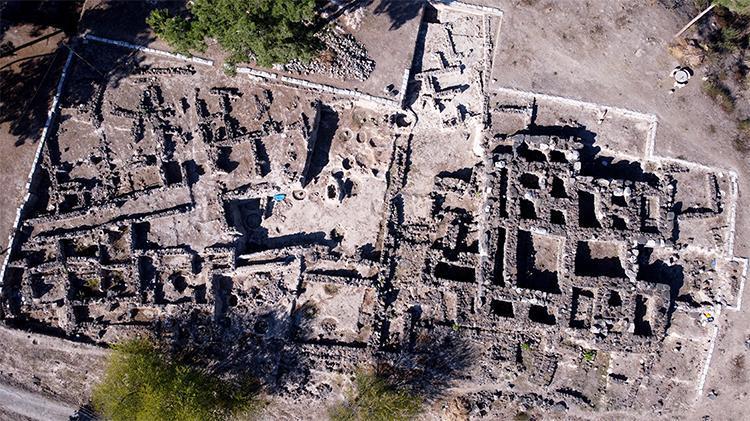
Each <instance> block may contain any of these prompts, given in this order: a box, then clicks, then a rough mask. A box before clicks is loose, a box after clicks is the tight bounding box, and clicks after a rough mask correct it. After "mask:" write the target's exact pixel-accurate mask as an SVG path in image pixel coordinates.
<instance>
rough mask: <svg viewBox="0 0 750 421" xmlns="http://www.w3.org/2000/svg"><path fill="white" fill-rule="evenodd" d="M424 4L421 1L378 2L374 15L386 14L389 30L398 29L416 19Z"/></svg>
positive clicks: (390, 0)
mask: <svg viewBox="0 0 750 421" xmlns="http://www.w3.org/2000/svg"><path fill="white" fill-rule="evenodd" d="M425 3H426V2H425V1H423V0H380V3H378V5H377V6H376V7H375V14H376V15H380V14H387V15H388V17H389V18H390V19H391V28H390V29H392V30H393V29H398V28H400V27H401V26H403V25H404V24H405V23H407V22H409V21H410V20H412V19H414V18H416V17H418V16H419V15H420V11H421V10H422V6H423V5H424V4H425Z"/></svg>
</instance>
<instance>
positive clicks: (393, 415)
mask: <svg viewBox="0 0 750 421" xmlns="http://www.w3.org/2000/svg"><path fill="white" fill-rule="evenodd" d="M354 385H355V387H354V389H353V390H351V391H349V393H347V396H346V400H345V401H344V402H343V403H341V404H339V405H336V406H334V407H333V408H331V409H330V410H329V416H330V417H331V420H332V421H352V420H361V421H364V420H375V421H380V420H382V421H386V420H388V421H391V420H392V421H402V420H403V421H405V420H410V419H412V418H414V417H416V416H417V415H418V414H419V412H420V411H421V408H422V399H421V398H420V397H419V396H417V395H415V394H413V393H411V392H409V391H408V390H405V389H400V388H398V387H396V386H394V385H392V384H391V383H390V382H388V380H387V379H386V378H385V377H384V376H379V375H377V374H374V373H367V372H364V371H359V372H357V374H356V377H355V379H354Z"/></svg>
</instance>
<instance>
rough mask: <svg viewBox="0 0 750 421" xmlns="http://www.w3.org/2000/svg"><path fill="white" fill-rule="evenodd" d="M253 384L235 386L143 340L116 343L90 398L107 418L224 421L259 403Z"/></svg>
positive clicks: (256, 390)
mask: <svg viewBox="0 0 750 421" xmlns="http://www.w3.org/2000/svg"><path fill="white" fill-rule="evenodd" d="M257 392H258V388H257V386H256V383H255V382H251V381H247V382H244V384H242V385H235V384H231V383H229V382H227V381H224V380H222V379H219V378H218V377H216V376H214V375H211V374H209V373H207V372H205V371H203V370H199V369H197V368H194V367H190V366H188V365H185V364H181V363H177V362H173V361H170V359H169V358H168V357H167V356H166V355H165V354H163V353H161V352H160V351H159V350H158V349H157V348H156V346H155V345H154V344H153V343H152V342H150V341H148V340H145V339H135V340H129V341H125V342H123V343H120V344H118V345H115V346H114V347H113V352H112V354H111V355H110V357H109V361H108V363H107V368H106V372H105V375H104V379H103V380H102V382H101V383H99V384H98V385H96V386H95V387H94V390H93V396H92V401H93V405H94V407H95V408H96V410H97V411H99V412H100V413H101V414H102V415H103V416H104V418H106V419H108V420H113V421H119V420H149V421H158V420H196V421H199V420H200V421H202V420H220V419H226V418H228V417H229V416H232V415H235V414H239V413H243V412H248V411H250V410H252V409H253V408H255V407H257V405H258V403H259V401H258V398H257Z"/></svg>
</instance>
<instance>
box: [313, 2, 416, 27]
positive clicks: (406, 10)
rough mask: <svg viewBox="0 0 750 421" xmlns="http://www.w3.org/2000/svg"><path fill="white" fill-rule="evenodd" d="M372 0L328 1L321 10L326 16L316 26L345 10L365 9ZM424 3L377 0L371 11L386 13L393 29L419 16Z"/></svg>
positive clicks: (332, 19) (334, 17)
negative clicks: (339, 3) (343, 2)
mask: <svg viewBox="0 0 750 421" xmlns="http://www.w3.org/2000/svg"><path fill="white" fill-rule="evenodd" d="M374 1H376V0H353V1H349V2H347V3H345V4H343V5H338V4H337V3H335V2H330V3H329V4H328V5H326V6H325V7H323V8H322V11H323V12H325V13H326V14H327V15H328V17H327V18H325V19H322V20H321V22H319V23H318V24H317V25H316V27H317V28H322V27H324V26H325V25H327V24H328V23H330V22H332V21H334V20H336V19H337V18H338V17H340V16H341V15H343V14H344V13H346V12H349V11H354V10H357V9H365V8H367V7H369V6H370V5H372V4H373V2H374ZM426 3H427V2H426V0H378V4H377V6H375V9H374V10H373V13H374V14H375V15H382V14H386V15H388V18H389V19H390V22H391V26H390V29H391V30H395V29H398V28H400V27H401V26H403V25H404V24H405V23H407V22H409V21H410V20H412V19H414V18H417V17H419V16H420V11H421V10H422V7H423V6H424V4H426Z"/></svg>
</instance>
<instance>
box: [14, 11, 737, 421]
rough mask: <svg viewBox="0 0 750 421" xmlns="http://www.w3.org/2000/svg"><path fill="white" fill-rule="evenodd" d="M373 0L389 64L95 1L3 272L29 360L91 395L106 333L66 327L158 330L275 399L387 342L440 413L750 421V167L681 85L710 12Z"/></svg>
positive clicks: (62, 394)
mask: <svg viewBox="0 0 750 421" xmlns="http://www.w3.org/2000/svg"><path fill="white" fill-rule="evenodd" d="M366 3H367V4H368V6H367V7H365V8H361V9H357V10H351V11H349V12H347V13H344V14H341V15H340V16H339V17H338V19H339V20H340V23H341V27H342V28H343V29H342V30H344V31H346V30H348V31H350V32H349V33H350V34H352V35H353V36H354V37H355V38H357V37H360V38H358V42H360V43H361V44H362V45H364V46H365V47H366V49H367V51H368V56H369V57H370V58H371V59H372V60H374V61H375V70H374V71H373V73H372V74H371V76H370V79H367V80H365V81H363V82H361V83H360V82H357V83H353V82H351V81H336V80H335V78H334V79H331V78H330V75H327V76H326V75H319V74H310V75H302V76H301V79H299V80H298V79H290V78H286V77H282V76H289V75H292V74H293V73H284V74H282V73H278V72H279V71H280V70H278V69H276V73H273V72H274V70H273V69H265V70H264V72H265V71H266V70H269V71H271V72H272V73H263V72H254V71H249V70H248V71H246V72H245V73H242V72H240V74H239V75H238V76H235V77H229V76H227V75H225V74H224V73H223V71H222V63H221V55H220V54H218V53H212V52H211V51H209V53H208V54H207V58H208V59H211V60H213V62H207V61H201V60H195V59H193V58H185V57H177V56H174V55H170V54H169V53H167V47H166V46H165V45H163V44H161V43H160V42H159V41H154V40H153V36H152V34H150V33H149V31H148V30H147V29H145V28H143V27H140V26H137V25H136V24H134V25H135V26H134V27H132V28H129V27H128V25H125V24H123V23H122V22H120V23H117V22H116V21H117V18H116V17H115V16H113V13H114V11H119V12H120V13H121V12H122V11H123V10H126V9H127V10H131V9H132V10H135V9H138V10H137V12H138V13H140V15H145V13H147V11H148V8H149V7H151V6H148V5H140V4H136V5H132V4H128V3H127V2H125V3H115V4H114V5H107V4H104V3H92V5H89V12H88V13H89V14H88V15H87V14H84V19H83V21H84V22H87V24H86V26H85V27H86V28H87V34H88V37H80V38H79V39H78V40H77V42H75V43H74V44H73V46H72V48H73V49H74V50H75V54H70V55H68V63H69V65H68V66H66V67H65V70H64V73H63V75H64V85H62V89H61V91H60V102H59V107H58V108H55V111H56V113H55V116H54V120H53V121H54V124H53V125H52V126H51V127H50V131H49V136H48V137H47V138H45V139H44V140H45V142H44V144H43V148H42V149H41V154H40V158H39V160H38V162H37V164H36V166H35V167H34V173H33V174H34V179H33V180H32V183H31V193H32V194H31V196H30V200H29V201H28V202H25V203H26V208H25V211H24V213H23V215H22V216H23V217H22V220H21V224H20V227H19V228H20V229H19V230H18V231H17V233H16V236H15V237H14V238H15V241H14V242H13V247H12V250H10V252H9V253H10V255H9V258H8V259H7V263H6V264H5V265H4V266H3V272H2V275H0V276H2V280H1V281H2V293H3V295H2V304H3V307H2V316H3V319H4V320H5V321H6V323H7V324H8V325H9V326H11V327H12V328H13V329H4V330H3V331H2V332H0V333H2V334H3V335H4V336H3V337H5V336H7V337H8V340H7V341H5V342H4V343H3V345H4V346H6V347H7V348H8V350H7V351H6V352H5V353H4V354H3V357H2V358H3V359H1V360H0V370H1V371H0V373H2V375H3V378H4V380H5V381H6V382H8V383H9V384H11V385H13V387H23V388H25V389H27V390H30V391H33V392H39V393H42V394H45V395H47V396H51V397H53V398H54V399H57V400H61V401H64V402H67V403H69V404H72V405H74V406H75V405H77V404H81V403H84V402H85V400H86V399H87V396H88V393H89V388H90V386H91V384H92V383H93V382H95V381H96V378H97V376H98V375H99V374H100V367H101V361H102V358H103V356H104V354H105V352H104V351H103V348H99V347H96V346H93V345H83V344H77V343H73V342H69V341H67V339H75V340H79V341H85V342H89V343H92V344H96V345H105V344H108V343H113V342H116V341H118V340H121V339H123V338H127V337H132V336H134V335H139V334H143V333H152V334H155V335H157V336H159V337H160V338H161V339H162V340H164V341H167V342H168V343H170V344H171V345H172V346H174V347H175V348H176V349H185V348H186V347H187V349H191V350H195V352H196V353H199V354H200V356H201V357H203V358H206V359H207V360H209V361H214V362H216V361H223V363H222V364H221V365H220V367H221V369H222V370H224V371H225V372H226V374H241V373H243V372H245V371H246V370H250V371H251V372H252V373H253V374H254V375H256V376H258V377H259V378H260V380H261V381H262V382H263V383H264V385H265V386H266V389H267V391H268V393H269V395H270V399H271V401H272V405H271V406H270V407H269V408H267V409H266V411H265V412H264V414H263V415H262V417H263V418H267V419H315V418H319V417H321V416H323V415H324V413H325V408H326V407H327V406H328V405H330V404H331V403H334V402H337V401H340V400H341V399H342V397H343V395H344V393H345V392H346V391H347V389H348V387H350V385H351V380H352V374H353V373H354V372H355V371H356V370H357V369H358V368H362V367H365V366H368V365H373V364H377V365H379V366H381V367H384V366H385V367H390V368H391V369H392V370H393V371H394V372H399V373H408V374H409V377H408V378H409V382H408V384H409V386H411V387H412V388H413V389H414V390H415V391H417V392H419V393H420V394H421V395H422V396H423V397H424V398H425V399H426V402H427V403H428V404H429V410H428V411H427V412H426V413H425V414H424V415H423V418H425V419H482V418H484V419H508V418H514V417H515V419H623V418H624V419H655V418H657V419H660V418H664V419H673V418H680V419H682V418H688V419H702V420H711V419H717V420H720V419H738V418H740V417H741V415H742V414H743V413H744V412H746V409H747V404H746V394H747V392H746V390H747V382H748V380H749V377H748V374H747V371H746V370H747V368H746V364H747V362H746V353H747V352H748V349H749V348H750V345H748V344H750V337H749V334H750V332H748V331H747V327H746V326H745V323H744V322H743V321H744V320H746V316H747V305H744V306H743V305H742V303H743V301H747V298H749V297H744V298H745V299H744V300H743V294H744V295H745V296H746V295H747V294H748V293H747V291H746V290H745V288H744V284H745V281H746V277H747V269H748V262H747V260H746V259H745V258H744V257H743V256H745V255H746V254H747V252H748V243H747V241H746V240H745V237H746V233H747V223H748V222H747V221H748V217H749V216H750V214H748V211H747V209H748V207H747V206H746V204H745V200H744V196H743V192H744V191H745V190H746V189H747V188H748V187H749V185H748V180H750V178H749V177H748V176H750V174H748V168H747V159H746V157H744V156H742V155H741V154H740V153H739V152H737V151H735V150H734V149H733V146H732V143H733V142H732V139H733V138H734V136H735V135H736V133H735V132H734V130H735V129H734V126H733V124H732V122H731V120H729V119H728V117H727V116H726V115H724V114H723V112H722V111H721V109H720V108H719V107H718V106H717V105H715V104H714V103H712V102H711V100H710V99H709V98H707V97H706V96H705V95H704V94H703V93H702V92H701V91H700V86H699V83H692V82H691V83H689V84H688V86H687V87H685V88H683V89H680V90H678V91H677V92H676V93H674V94H670V93H669V90H670V88H671V87H672V81H671V79H670V78H669V73H670V71H671V70H672V69H673V68H674V67H675V66H676V65H678V64H679V63H677V62H675V61H674V60H673V59H672V58H671V56H669V54H668V52H667V44H668V43H669V41H670V39H671V37H672V35H673V33H674V32H676V31H677V29H679V27H680V26H681V25H682V24H683V23H684V21H686V20H687V19H689V14H690V13H691V10H690V9H689V7H688V6H686V5H680V3H678V2H675V3H667V2H645V3H643V2H635V1H623V2H608V1H599V2H578V1H572V0H571V1H564V0H562V1H542V0H538V1H536V0H525V1H520V2H519V1H515V2H513V1H502V0H498V1H489V0H487V1H484V2H479V1H477V2H474V3H462V2H436V3H431V4H426V3H425V4H421V3H419V6H421V7H419V8H418V9H411V8H407V9H406V11H404V9H399V8H396V7H395V6H394V5H393V2H388V1H380V2H378V1H375V2H366ZM409 4H410V5H411V4H412V3H411V2H410V3H409ZM172 6H173V7H174V8H179V6H180V5H179V4H174V5H172ZM413 10H418V11H417V12H416V13H413ZM390 12H392V13H390ZM134 13H135V12H134ZM388 19H390V20H391V22H390V23H391V25H390V30H388V31H385V33H384V34H383V36H382V38H379V37H378V35H377V31H375V30H373V28H377V27H381V26H382V27H385V24H386V21H387V20H388ZM404 19H405V20H404ZM105 22H112V24H105ZM347 28H348V29H347ZM355 28H362V31H361V34H360V33H358V32H357V31H356V30H355ZM129 29H130V32H129V35H128V31H129ZM92 35H93V36H92ZM95 36H96V37H105V38H106V39H102V38H95ZM112 39H114V40H115V41H117V40H124V41H127V42H128V43H134V42H137V43H141V44H146V43H147V44H148V45H149V46H150V47H151V48H154V49H156V50H139V49H138V48H137V47H134V46H133V45H131V44H123V43H119V44H118V43H117V42H113V41H112ZM392 39H399V40H403V43H401V44H398V45H396V43H395V42H390V41H389V42H381V43H380V44H382V45H387V46H388V48H381V47H380V46H378V42H377V41H378V40H381V41H382V40H392ZM391 49H393V53H391V52H390V51H391ZM404 65H406V66H407V67H408V69H409V73H408V75H409V76H408V79H407V80H406V82H407V83H406V84H402V83H401V81H402V78H403V74H404V67H403V66H404ZM696 72H697V73H698V74H697V76H698V77H696V78H694V80H700V79H699V77H700V73H699V72H700V69H696ZM247 73H249V74H247ZM308 81H314V82H320V83H323V84H324V85H310V84H308V83H307V82H308ZM387 82H389V83H390V84H392V85H394V88H393V89H396V87H397V88H398V90H400V92H398V93H395V94H393V89H391V90H389V92H391V93H390V94H389V93H388V92H384V91H382V86H380V85H383V84H385V83H387ZM358 83H360V84H359V85H358ZM329 85H330V86H329ZM331 86H332V87H335V89H333V88H331ZM404 88H406V89H404ZM352 89H361V90H362V92H367V93H370V94H372V95H375V96H378V97H385V96H389V95H390V96H392V97H395V98H396V99H397V100H393V99H392V98H391V99H388V101H385V102H383V101H379V100H378V98H372V97H368V96H364V95H362V93H361V92H357V91H356V90H352ZM377 90H381V91H380V92H377ZM392 94H393V95H392ZM400 105H403V106H404V108H403V109H402V108H401V107H400ZM20 329H29V330H32V331H38V332H44V333H45V334H48V335H51V336H43V335H41V334H36V333H35V334H28V333H25V332H24V331H22V330H20ZM62 338H65V339H62ZM55 350H56V351H55ZM42 361H44V362H46V364H41V362H42ZM49 361H55V362H56V363H55V364H49ZM2 390H6V391H9V390H11V389H8V388H6V389H0V393H2V392H1V391H2ZM7 393H13V392H7ZM15 401H17V399H16V400H15ZM39 406H40V405H36V404H34V405H30V406H29V407H28V408H25V409H23V410H21V409H18V407H17V406H15V404H14V405H6V406H5V408H4V409H3V410H4V411H6V412H8V411H11V412H17V413H20V414H21V415H23V416H27V417H31V418H34V417H35V416H38V412H34V411H35V409H34V408H37V407H39ZM41 406H43V404H41ZM58 409H59V408H58Z"/></svg>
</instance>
